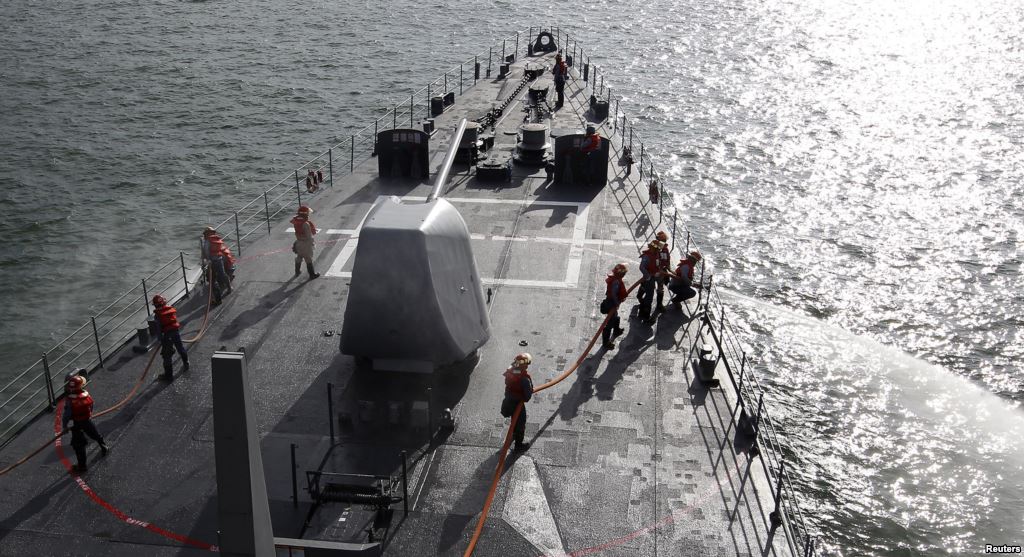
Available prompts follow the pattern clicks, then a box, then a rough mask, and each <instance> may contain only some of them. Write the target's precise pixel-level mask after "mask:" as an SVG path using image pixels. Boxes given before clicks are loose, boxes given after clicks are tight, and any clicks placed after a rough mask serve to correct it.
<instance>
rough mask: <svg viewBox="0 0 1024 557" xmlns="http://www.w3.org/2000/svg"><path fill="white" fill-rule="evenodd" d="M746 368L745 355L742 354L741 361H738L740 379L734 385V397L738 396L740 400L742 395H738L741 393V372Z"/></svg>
mask: <svg viewBox="0 0 1024 557" xmlns="http://www.w3.org/2000/svg"><path fill="white" fill-rule="evenodd" d="M746 367H747V353H746V352H743V359H742V360H741V361H740V379H739V382H738V383H737V385H736V395H737V396H739V397H740V398H741V399H742V398H743V395H741V394H740V393H742V392H743V371H744V370H745V369H746Z"/></svg>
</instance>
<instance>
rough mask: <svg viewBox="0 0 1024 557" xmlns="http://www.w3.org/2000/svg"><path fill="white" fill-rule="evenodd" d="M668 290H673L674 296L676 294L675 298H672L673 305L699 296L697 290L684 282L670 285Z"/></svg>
mask: <svg viewBox="0 0 1024 557" xmlns="http://www.w3.org/2000/svg"><path fill="white" fill-rule="evenodd" d="M668 289H669V290H671V291H672V293H673V294H675V297H673V298H672V303H673V304H678V303H681V302H684V301H686V300H689V299H690V298H692V297H694V296H696V295H697V291H696V290H694V289H693V288H691V287H690V286H689V285H687V284H684V283H682V282H679V283H676V284H671V283H669V285H668Z"/></svg>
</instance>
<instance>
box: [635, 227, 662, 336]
mask: <svg viewBox="0 0 1024 557" xmlns="http://www.w3.org/2000/svg"><path fill="white" fill-rule="evenodd" d="M660 257H661V242H659V241H657V240H654V241H653V242H651V243H650V244H648V245H647V251H645V252H643V253H642V254H641V255H640V274H641V275H642V276H641V281H642V282H641V283H640V311H639V312H637V318H638V319H640V320H641V321H648V320H650V319H651V302H653V301H654V288H655V285H656V283H657V282H658V280H659V279H660V278H661V275H662V274H663V273H662V271H661V269H660V268H659V267H658V260H659V258H660Z"/></svg>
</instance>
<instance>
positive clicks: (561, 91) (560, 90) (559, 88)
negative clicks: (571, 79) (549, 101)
mask: <svg viewBox="0 0 1024 557" xmlns="http://www.w3.org/2000/svg"><path fill="white" fill-rule="evenodd" d="M555 93H557V94H558V100H557V101H556V102H555V106H557V107H561V106H562V105H563V104H565V82H562V83H559V82H557V81H556V82H555Z"/></svg>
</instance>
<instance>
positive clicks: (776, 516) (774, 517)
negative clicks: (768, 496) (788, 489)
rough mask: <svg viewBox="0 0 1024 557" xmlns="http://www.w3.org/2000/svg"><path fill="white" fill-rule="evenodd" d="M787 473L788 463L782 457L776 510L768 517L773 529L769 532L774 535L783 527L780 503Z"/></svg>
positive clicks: (780, 459)
mask: <svg viewBox="0 0 1024 557" xmlns="http://www.w3.org/2000/svg"><path fill="white" fill-rule="evenodd" d="M785 471H786V461H785V460H782V458H781V456H780V458H779V480H778V483H777V484H776V485H777V487H776V489H775V510H774V511H772V512H771V513H769V515H768V521H769V522H770V523H771V529H770V530H769V532H772V533H774V532H775V530H776V529H777V528H778V527H779V526H781V525H782V509H781V507H780V503H781V502H782V485H783V474H784V473H785ZM768 539H769V543H770V542H771V538H768Z"/></svg>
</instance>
